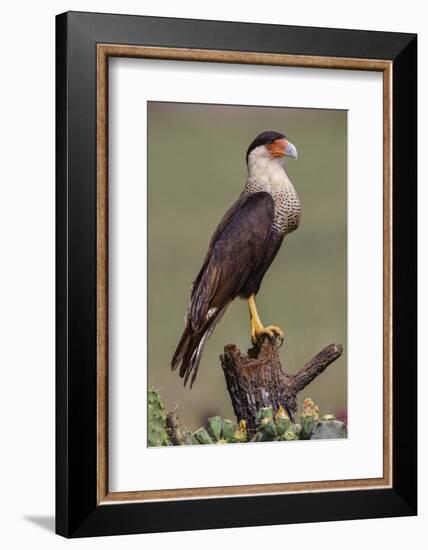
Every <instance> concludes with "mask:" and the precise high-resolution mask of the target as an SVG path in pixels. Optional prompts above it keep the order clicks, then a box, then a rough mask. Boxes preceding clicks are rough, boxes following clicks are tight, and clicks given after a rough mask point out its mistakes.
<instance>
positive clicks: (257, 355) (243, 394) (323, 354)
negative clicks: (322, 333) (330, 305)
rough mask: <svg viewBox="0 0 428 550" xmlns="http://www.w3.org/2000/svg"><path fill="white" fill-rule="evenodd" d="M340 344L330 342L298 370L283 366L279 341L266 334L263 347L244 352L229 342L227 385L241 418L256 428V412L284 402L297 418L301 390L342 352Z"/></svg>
mask: <svg viewBox="0 0 428 550" xmlns="http://www.w3.org/2000/svg"><path fill="white" fill-rule="evenodd" d="M342 352H343V348H342V346H341V345H339V344H330V345H329V346H327V347H325V348H324V349H323V350H322V351H320V352H319V353H318V354H317V355H315V357H313V358H312V359H311V360H310V361H308V362H307V363H306V365H305V366H304V367H303V368H301V369H300V370H299V371H298V372H297V373H296V374H286V373H285V372H284V371H283V370H282V366H281V361H280V358H279V353H278V348H277V346H276V343H275V342H273V341H272V340H271V339H270V338H269V337H265V338H264V340H263V341H262V343H261V345H260V346H259V347H253V348H251V349H250V350H249V351H248V356H245V355H244V356H243V355H242V354H241V352H240V350H239V349H238V348H237V347H236V346H235V345H234V344H229V345H227V346H225V348H224V354H223V355H221V356H220V360H221V364H222V367H223V372H224V376H225V379H226V385H227V389H228V391H229V395H230V398H231V400H232V406H233V410H234V411H235V415H236V418H237V420H238V421H239V420H245V421H246V423H247V429H248V430H250V431H252V430H255V429H256V413H257V411H258V410H259V409H260V408H261V407H269V406H271V407H272V408H273V410H274V411H277V410H278V409H279V407H280V406H282V407H283V408H284V409H285V410H286V411H287V412H288V414H289V416H290V418H292V419H293V420H294V415H295V412H296V410H297V394H298V393H299V392H300V391H302V389H303V388H305V387H306V386H307V385H308V384H310V383H311V382H312V381H313V380H314V379H315V378H316V377H317V376H319V375H320V374H321V373H322V372H324V371H325V369H326V368H327V367H328V366H329V365H330V364H331V363H333V361H335V360H336V359H337V358H338V357H340V356H341V355H342Z"/></svg>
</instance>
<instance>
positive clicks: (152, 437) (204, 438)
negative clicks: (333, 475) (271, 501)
mask: <svg viewBox="0 0 428 550" xmlns="http://www.w3.org/2000/svg"><path fill="white" fill-rule="evenodd" d="M299 418H300V423H294V422H292V420H291V419H290V417H289V416H288V414H287V412H286V411H285V409H283V408H282V407H280V408H279V409H278V411H277V412H276V413H275V414H274V411H273V409H272V407H265V408H261V409H260V410H259V411H258V412H257V415H256V430H255V432H254V433H249V431H248V430H247V427H246V424H245V421H244V420H241V421H240V422H239V423H236V422H234V421H233V420H229V419H227V418H221V417H220V416H212V417H210V418H208V420H207V425H206V427H204V426H202V427H201V428H199V429H198V430H196V431H195V432H193V433H192V432H190V431H189V430H187V429H186V428H184V427H183V426H181V425H180V423H179V422H178V420H177V419H176V418H175V417H173V420H172V422H171V423H170V424H169V427H168V426H167V414H166V412H165V407H164V406H163V404H162V400H161V398H160V395H159V392H158V390H155V389H153V388H150V389H149V445H150V446H160V445H213V444H225V443H246V442H262V441H293V440H302V439H338V438H344V437H347V430H346V425H345V424H344V423H343V422H339V421H338V420H336V419H335V417H334V416H333V415H325V416H324V417H323V418H322V420H320V419H319V416H318V407H317V406H316V405H315V404H314V403H313V401H312V399H310V398H308V399H305V400H304V402H303V411H302V412H301V413H300V415H299Z"/></svg>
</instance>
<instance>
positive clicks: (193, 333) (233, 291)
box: [171, 192, 274, 385]
mask: <svg viewBox="0 0 428 550" xmlns="http://www.w3.org/2000/svg"><path fill="white" fill-rule="evenodd" d="M273 218H274V202H273V198H272V196H271V195H270V194H269V193H265V192H259V193H253V194H251V195H247V196H245V197H242V198H240V199H238V201H237V202H236V203H235V204H234V205H233V206H232V207H231V208H230V209H229V210H228V212H227V213H226V214H225V216H224V217H223V219H222V220H221V222H220V224H219V225H218V227H217V229H216V231H215V233H214V235H213V237H212V239H211V242H210V246H209V249H208V253H207V255H206V257H205V261H204V263H203V266H202V268H201V270H200V272H199V274H198V276H197V277H196V279H195V281H194V283H193V285H192V291H191V298H190V303H189V307H188V311H187V319H186V327H185V330H184V332H183V335H182V337H181V340H180V342H179V344H178V346H177V350H176V352H175V354H174V356H173V359H172V362H171V366H172V368H173V369H175V368H177V367H178V366H180V376H182V377H184V383H185V384H186V382H187V380H188V378H189V376H190V374H191V373H192V372H193V376H192V380H191V385H192V384H193V382H194V380H195V378H196V374H197V370H198V366H199V362H200V358H201V354H202V350H203V346H204V344H205V341H206V340H207V338H208V337H209V336H210V335H211V333H212V331H213V330H214V327H215V325H216V323H217V322H218V321H219V320H220V318H221V316H222V315H223V313H224V311H225V310H226V308H227V306H228V305H229V304H230V302H231V301H232V300H234V299H235V298H236V297H237V296H238V295H239V293H240V291H241V290H242V288H243V287H244V285H245V283H246V281H247V279H248V277H249V276H250V275H251V273H253V272H254V271H255V270H257V267H258V266H259V265H260V264H261V262H262V261H263V258H264V256H265V254H266V250H267V247H268V244H269V240H270V238H271V234H272V225H273Z"/></svg>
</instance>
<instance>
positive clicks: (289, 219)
mask: <svg viewBox="0 0 428 550" xmlns="http://www.w3.org/2000/svg"><path fill="white" fill-rule="evenodd" d="M281 172H282V173H281ZM270 176H271V177H269V174H268V175H267V176H266V174H262V175H261V176H260V177H257V176H249V177H248V180H247V183H246V185H245V187H244V190H243V193H242V194H243V195H248V194H250V193H257V192H259V191H267V192H268V193H270V194H271V195H272V197H273V200H274V203H275V217H274V223H273V229H274V230H275V231H276V232H277V233H279V235H280V236H281V237H285V235H288V234H289V233H291V232H292V231H294V230H295V229H297V228H298V227H299V224H300V219H301V213H302V210H301V205H300V201H299V197H298V196H297V193H296V190H295V189H294V186H293V184H292V183H291V181H290V180H289V178H288V176H287V173H286V172H285V170H284V169H283V168H282V167H281V168H280V170H278V172H277V173H273V174H271V175H270Z"/></svg>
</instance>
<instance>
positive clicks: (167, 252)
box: [148, 102, 347, 429]
mask: <svg viewBox="0 0 428 550" xmlns="http://www.w3.org/2000/svg"><path fill="white" fill-rule="evenodd" d="M264 130H276V131H279V132H282V133H285V135H286V136H287V137H288V139H289V140H290V141H291V142H292V143H293V144H294V145H295V146H296V148H297V150H298V153H299V158H298V160H297V161H296V160H293V159H289V160H288V161H287V172H288V175H289V177H290V179H291V181H292V182H293V184H294V186H295V188H296V190H297V192H298V194H299V198H300V201H301V203H302V211H303V214H302V222H301V225H300V227H299V228H298V229H297V231H295V232H294V233H292V234H291V235H289V236H287V237H286V238H285V240H284V242H283V245H282V248H281V250H280V252H279V254H278V256H277V258H276V259H275V261H274V263H273V264H272V266H271V267H270V269H269V271H268V272H267V274H266V276H265V278H264V280H263V283H262V286H261V289H260V292H259V294H258V296H257V306H258V310H259V313H260V316H261V319H262V322H263V323H264V324H266V325H267V324H276V325H279V326H280V327H281V328H282V329H283V330H284V332H285V338H286V339H285V344H284V346H283V347H282V349H281V357H282V365H283V368H284V370H286V371H287V372H291V373H293V372H295V371H296V370H298V369H299V368H301V367H302V366H303V365H304V363H305V362H306V361H307V360H308V359H310V358H311V357H312V356H313V355H315V354H316V353H317V352H318V351H320V350H321V349H322V348H323V347H324V346H326V345H327V344H329V343H331V342H336V343H341V344H343V346H344V354H343V356H342V357H341V358H340V359H339V360H338V361H336V362H335V363H334V364H333V365H331V366H330V367H329V368H328V369H327V371H326V372H325V373H324V374H322V375H321V376H320V377H319V378H317V379H316V380H315V381H314V382H313V383H312V384H311V385H310V386H308V387H307V388H306V389H305V390H304V391H303V393H302V394H301V396H300V403H299V406H301V401H302V400H303V398H304V397H312V399H313V400H314V401H315V403H317V404H318V405H319V407H320V411H321V413H322V414H326V413H339V414H340V415H342V414H346V406H347V368H346V352H347V348H346V335H347V309H346V308H347V306H346V281H347V273H346V267H347V259H346V258H347V251H346V242H347V235H346V228H347V226H346V224H347V221H346V212H347V184H346V174H347V166H346V158H347V113H346V112H345V111H333V110H318V109H291V108H290V109H289V108H282V107H280V108H270V107H244V106H242V107H241V106H224V105H204V104H182V103H160V102H149V103H148V212H149V219H148V274H149V282H148V334H149V350H148V359H149V363H148V382H149V385H153V386H155V387H157V388H159V389H160V390H161V394H162V396H163V399H164V402H165V404H166V406H167V408H169V409H172V408H173V407H175V406H176V405H178V407H179V415H180V418H181V420H182V422H183V423H184V424H185V425H187V427H188V428H189V429H196V428H198V427H199V426H201V425H202V424H204V422H205V420H206V418H207V417H208V416H211V415H213V414H219V415H221V416H224V417H228V418H232V419H233V418H234V414H233V410H232V407H231V403H230V399H229V395H228V393H227V390H226V384H225V380H224V375H223V372H222V369H221V367H220V361H219V355H220V354H221V353H222V350H223V347H224V345H225V344H229V343H235V344H236V345H238V346H239V347H240V349H241V350H242V351H243V352H246V350H247V349H248V347H250V332H249V317H248V310H247V304H246V302H244V301H242V300H239V299H237V300H235V301H234V302H233V303H232V304H231V306H230V307H229V309H228V311H227V312H226V315H225V316H224V318H223V320H222V321H221V323H220V324H219V325H218V326H217V328H216V330H215V332H214V333H213V335H212V337H211V339H210V340H208V342H207V345H206V346H205V351H204V354H203V357H202V360H201V364H200V368H199V373H198V377H197V379H196V382H195V384H194V386H193V389H192V390H190V389H189V388H184V387H183V384H182V380H181V379H180V378H179V376H178V372H171V369H170V361H171V357H172V355H173V353H174V350H175V347H176V345H177V343H178V340H179V338H180V336H181V333H182V330H183V328H184V314H185V311H186V307H187V303H188V299H189V294H190V284H191V282H192V281H193V279H194V278H195V277H196V274H197V273H198V271H199V269H200V267H201V264H202V261H203V258H204V256H205V253H206V251H207V247H208V242H209V240H210V237H211V235H212V233H213V231H214V229H215V227H216V225H217V224H218V222H219V220H220V219H221V217H222V216H223V214H224V212H225V211H226V210H227V208H228V207H229V206H230V205H231V204H232V202H233V201H235V200H236V198H237V197H238V195H239V194H240V192H241V190H242V188H243V186H244V184H245V181H246V175H247V172H246V164H245V153H246V150H247V147H248V145H249V144H250V143H251V141H252V140H253V139H254V137H255V136H256V135H257V134H259V133H260V132H262V131H264Z"/></svg>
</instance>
